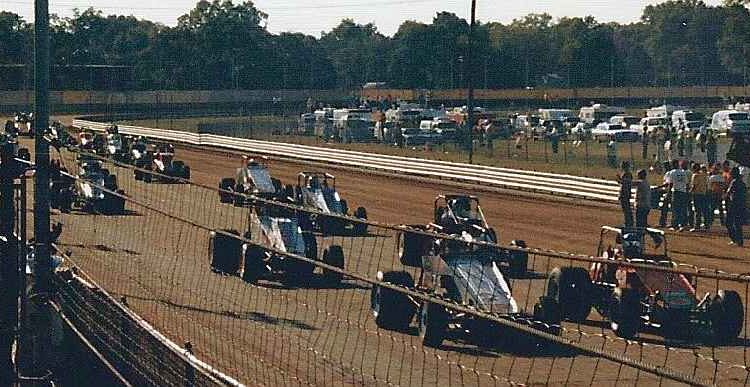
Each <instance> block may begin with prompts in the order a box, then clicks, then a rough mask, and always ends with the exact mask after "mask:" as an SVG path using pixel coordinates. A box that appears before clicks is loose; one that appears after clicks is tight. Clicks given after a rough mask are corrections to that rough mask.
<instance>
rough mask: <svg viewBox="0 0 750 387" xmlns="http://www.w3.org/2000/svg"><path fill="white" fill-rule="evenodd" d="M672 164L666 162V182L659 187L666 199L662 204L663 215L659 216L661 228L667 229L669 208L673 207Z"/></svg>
mask: <svg viewBox="0 0 750 387" xmlns="http://www.w3.org/2000/svg"><path fill="white" fill-rule="evenodd" d="M672 169H673V168H672V163H670V162H664V180H663V184H662V185H660V186H659V187H657V189H659V190H664V197H663V200H662V203H661V215H660V216H659V227H662V228H664V227H667V216H668V215H669V208H670V207H671V205H672V187H671V184H672V181H671V180H670V179H671V175H670V172H672Z"/></svg>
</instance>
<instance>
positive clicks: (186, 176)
mask: <svg viewBox="0 0 750 387" xmlns="http://www.w3.org/2000/svg"><path fill="white" fill-rule="evenodd" d="M182 178H183V179H185V180H190V167H188V166H187V165H186V166H185V168H184V169H183V170H182Z"/></svg>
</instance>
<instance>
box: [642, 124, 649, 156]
mask: <svg viewBox="0 0 750 387" xmlns="http://www.w3.org/2000/svg"><path fill="white" fill-rule="evenodd" d="M648 141H649V135H648V131H647V130H644V131H643V136H642V137H641V145H642V146H643V149H642V154H641V157H642V158H643V159H644V160H647V159H648Z"/></svg>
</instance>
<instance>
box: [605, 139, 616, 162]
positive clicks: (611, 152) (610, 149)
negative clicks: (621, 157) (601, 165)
mask: <svg viewBox="0 0 750 387" xmlns="http://www.w3.org/2000/svg"><path fill="white" fill-rule="evenodd" d="M607 163H608V164H609V167H610V168H617V143H616V142H615V141H614V140H610V141H609V143H608V144H607Z"/></svg>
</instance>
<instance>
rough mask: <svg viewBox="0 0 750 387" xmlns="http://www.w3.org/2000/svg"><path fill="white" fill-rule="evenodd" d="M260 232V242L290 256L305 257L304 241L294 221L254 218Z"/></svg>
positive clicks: (267, 217) (271, 217)
mask: <svg viewBox="0 0 750 387" xmlns="http://www.w3.org/2000/svg"><path fill="white" fill-rule="evenodd" d="M254 217H255V219H256V222H257V224H258V226H259V227H260V231H261V239H262V242H264V243H267V244H268V245H270V247H272V248H274V249H277V250H281V251H285V252H287V253H291V254H298V255H305V240H304V238H303V237H302V230H301V229H300V227H299V224H298V223H297V220H296V219H290V218H277V217H273V216H267V215H260V216H254Z"/></svg>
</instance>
